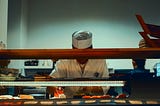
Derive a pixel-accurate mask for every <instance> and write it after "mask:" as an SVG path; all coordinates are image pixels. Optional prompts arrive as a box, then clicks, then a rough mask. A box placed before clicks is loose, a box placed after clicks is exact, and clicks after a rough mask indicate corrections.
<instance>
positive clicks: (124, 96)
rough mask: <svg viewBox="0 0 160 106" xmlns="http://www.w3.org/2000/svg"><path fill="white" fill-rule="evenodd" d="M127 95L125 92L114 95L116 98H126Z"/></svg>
mask: <svg viewBox="0 0 160 106" xmlns="http://www.w3.org/2000/svg"><path fill="white" fill-rule="evenodd" d="M126 97H127V95H126V94H119V95H118V96H116V98H118V99H119V98H126Z"/></svg>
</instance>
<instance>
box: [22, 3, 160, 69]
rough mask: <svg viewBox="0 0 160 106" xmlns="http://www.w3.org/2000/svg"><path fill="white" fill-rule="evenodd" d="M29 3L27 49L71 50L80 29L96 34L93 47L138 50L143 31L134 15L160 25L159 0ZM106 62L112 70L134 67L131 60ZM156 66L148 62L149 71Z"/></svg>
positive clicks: (25, 45)
mask: <svg viewBox="0 0 160 106" xmlns="http://www.w3.org/2000/svg"><path fill="white" fill-rule="evenodd" d="M22 1H24V0H22ZM27 1H28V3H29V4H28V11H29V12H28V21H27V28H28V29H27V37H26V40H27V41H26V43H25V44H24V47H25V48H46V49H48V48H53V49H54V48H71V35H72V33H73V32H74V31H77V30H89V31H91V32H92V33H93V45H94V48H137V47H138V42H139V40H140V39H141V36H140V35H139V34H138V32H139V31H141V30H142V29H141V27H140V25H139V23H138V22H137V20H136V17H135V14H141V15H142V16H143V17H144V19H145V20H146V21H147V22H151V23H157V24H160V20H159V16H160V13H159V12H157V11H158V10H159V9H160V7H159V3H160V1H159V0H147V1H146V0H27ZM107 61H108V64H109V67H114V68H124V67H125V68H132V64H131V60H125V61H124V60H107ZM151 61H152V60H151ZM153 64H154V62H148V63H147V68H151V67H152V66H153Z"/></svg>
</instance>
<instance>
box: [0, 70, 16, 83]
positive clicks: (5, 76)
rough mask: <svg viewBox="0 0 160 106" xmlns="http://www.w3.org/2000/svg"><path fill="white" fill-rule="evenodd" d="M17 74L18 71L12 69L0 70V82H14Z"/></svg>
mask: <svg viewBox="0 0 160 106" xmlns="http://www.w3.org/2000/svg"><path fill="white" fill-rule="evenodd" d="M18 74H19V70H18V69H13V68H0V80H1V81H6V80H7V81H14V80H15V79H16V78H17V77H18Z"/></svg>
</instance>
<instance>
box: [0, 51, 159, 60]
mask: <svg viewBox="0 0 160 106" xmlns="http://www.w3.org/2000/svg"><path fill="white" fill-rule="evenodd" d="M74 58H92V59H102V58H103V59H136V58H141V59H142V58H150V59H156V58H160V48H107V49H106V48H102V49H101V48H97V49H3V50H0V59H74Z"/></svg>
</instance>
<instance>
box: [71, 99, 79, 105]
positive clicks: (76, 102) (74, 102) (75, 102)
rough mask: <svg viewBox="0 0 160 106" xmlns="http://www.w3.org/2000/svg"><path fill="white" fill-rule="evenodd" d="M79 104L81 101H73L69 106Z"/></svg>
mask: <svg viewBox="0 0 160 106" xmlns="http://www.w3.org/2000/svg"><path fill="white" fill-rule="evenodd" d="M80 103H81V101H79V100H73V101H71V104H80Z"/></svg>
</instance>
